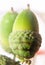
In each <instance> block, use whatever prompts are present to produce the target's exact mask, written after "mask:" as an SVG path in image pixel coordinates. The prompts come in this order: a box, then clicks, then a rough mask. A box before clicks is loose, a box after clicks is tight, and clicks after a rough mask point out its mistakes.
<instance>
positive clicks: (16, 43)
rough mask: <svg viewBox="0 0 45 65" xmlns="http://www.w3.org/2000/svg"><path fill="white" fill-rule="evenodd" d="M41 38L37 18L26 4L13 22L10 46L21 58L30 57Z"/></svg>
mask: <svg viewBox="0 0 45 65" xmlns="http://www.w3.org/2000/svg"><path fill="white" fill-rule="evenodd" d="M41 40H42V39H41V36H40V34H39V25H38V21H37V18H36V16H35V14H34V13H33V12H32V11H31V10H30V9H29V5H28V9H25V10H23V11H22V12H21V13H20V14H19V15H18V16H17V18H16V20H15V22H14V25H13V30H12V33H11V34H10V36H9V43H10V47H11V49H12V51H13V53H14V54H15V56H16V55H17V56H18V58H20V59H21V60H25V59H30V58H32V57H33V56H34V55H35V53H36V52H37V51H38V50H39V48H40V46H41Z"/></svg>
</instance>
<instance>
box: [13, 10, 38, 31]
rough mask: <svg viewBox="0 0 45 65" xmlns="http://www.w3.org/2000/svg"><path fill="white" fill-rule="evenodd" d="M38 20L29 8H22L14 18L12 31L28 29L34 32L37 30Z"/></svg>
mask: <svg viewBox="0 0 45 65" xmlns="http://www.w3.org/2000/svg"><path fill="white" fill-rule="evenodd" d="M38 27H39V26H38V21H37V18H36V16H35V15H34V13H33V12H32V11H30V10H28V9H27V10H23V11H22V12H21V13H20V14H19V15H18V16H17V18H16V20H15V23H14V25H13V32H14V31H25V30H28V31H29V30H30V31H34V32H39V28H38Z"/></svg>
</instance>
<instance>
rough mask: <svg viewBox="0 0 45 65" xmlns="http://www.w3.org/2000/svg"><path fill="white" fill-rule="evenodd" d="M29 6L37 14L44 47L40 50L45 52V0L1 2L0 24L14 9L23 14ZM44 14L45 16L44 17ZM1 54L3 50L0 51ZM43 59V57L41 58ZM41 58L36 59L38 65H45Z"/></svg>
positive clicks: (0, 0) (2, 0) (5, 0)
mask: <svg viewBox="0 0 45 65" xmlns="http://www.w3.org/2000/svg"><path fill="white" fill-rule="evenodd" d="M27 4H30V9H31V10H32V11H33V12H34V13H35V14H36V16H37V19H38V22H39V30H40V34H41V36H42V45H41V48H40V49H43V50H45V0H0V22H1V18H2V16H3V15H4V14H5V13H6V12H7V11H10V8H11V7H13V8H14V10H15V11H17V12H21V11H22V10H23V9H26V8H27ZM42 14H43V16H42ZM0 51H1V53H3V52H2V50H1V49H0ZM41 57H42V56H41ZM41 57H40V56H38V57H36V60H38V61H36V65H45V64H43V63H44V62H45V61H44V62H43V61H42V60H41V59H44V57H45V56H44V57H42V58H41ZM40 62H42V63H40Z"/></svg>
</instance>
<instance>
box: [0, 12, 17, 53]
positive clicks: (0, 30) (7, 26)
mask: <svg viewBox="0 0 45 65" xmlns="http://www.w3.org/2000/svg"><path fill="white" fill-rule="evenodd" d="M17 14H18V13H17V12H15V13H14V12H12V13H11V12H8V13H6V14H5V15H4V17H3V19H2V21H1V25H0V37H1V42H2V47H3V48H4V49H5V50H6V51H8V52H12V51H11V49H10V46H9V42H8V37H9V34H10V33H11V32H12V27H13V24H14V21H15V19H16V16H17Z"/></svg>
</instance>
